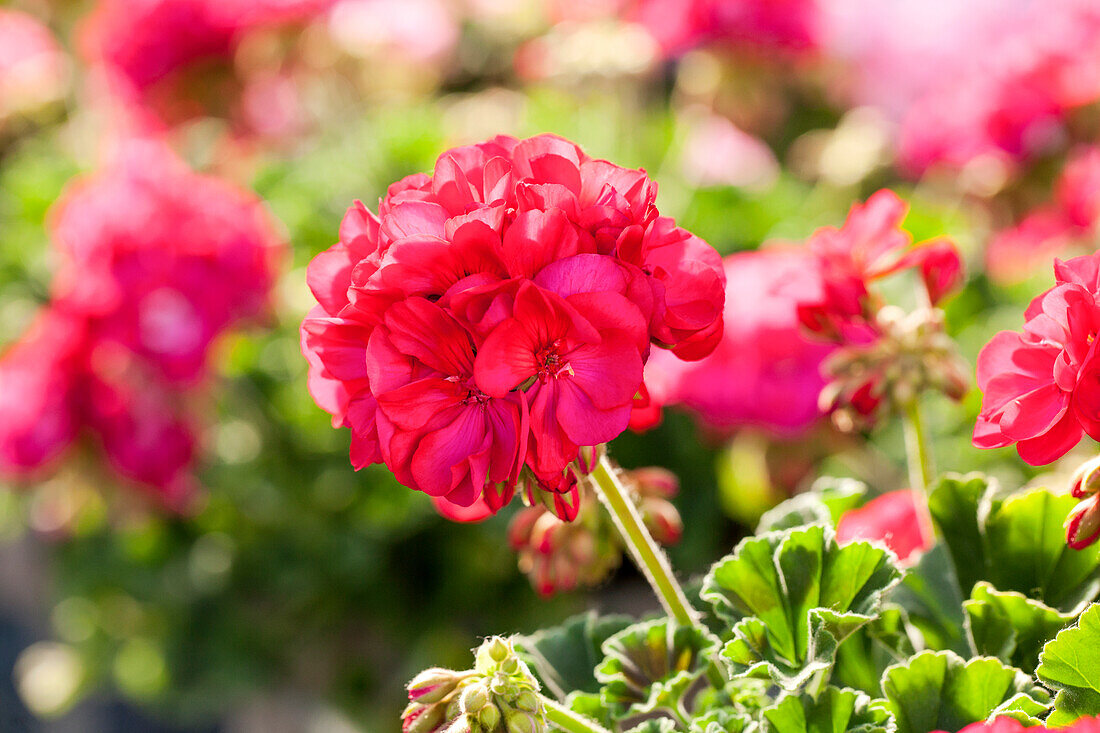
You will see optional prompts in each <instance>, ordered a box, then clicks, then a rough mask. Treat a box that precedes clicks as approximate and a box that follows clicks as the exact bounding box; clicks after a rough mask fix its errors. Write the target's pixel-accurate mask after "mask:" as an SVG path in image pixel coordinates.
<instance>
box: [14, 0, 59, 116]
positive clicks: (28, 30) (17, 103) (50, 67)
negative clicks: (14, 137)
mask: <svg viewBox="0 0 1100 733" xmlns="http://www.w3.org/2000/svg"><path fill="white" fill-rule="evenodd" d="M68 80H69V64H68V60H67V59H66V57H65V53H64V51H62V50H61V46H60V45H58V43H57V40H56V39H54V37H53V34H52V33H50V31H49V29H48V28H46V26H44V25H42V24H41V23H39V22H38V21H37V20H35V19H34V18H33V17H32V16H30V15H27V14H26V13H22V12H19V11H18V10H8V9H5V8H0V120H2V119H3V118H4V117H6V116H7V115H10V114H13V113H15V112H21V111H24V110H32V109H34V108H36V107H39V106H41V105H43V104H45V103H47V102H51V101H53V100H55V99H58V98H60V97H61V96H62V95H63V94H64V93H65V88H66V86H67V84H68Z"/></svg>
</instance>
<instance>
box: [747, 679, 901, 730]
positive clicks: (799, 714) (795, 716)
mask: <svg viewBox="0 0 1100 733" xmlns="http://www.w3.org/2000/svg"><path fill="white" fill-rule="evenodd" d="M764 721H765V723H764V730H765V731H766V732H767V733H888V732H890V733H892V731H893V730H894V728H895V724H894V716H893V715H892V714H891V713H890V711H889V709H887V707H886V705H885V703H883V702H882V701H874V702H873V701H872V700H871V698H870V697H868V696H867V695H866V694H864V693H862V692H859V691H857V690H849V689H842V688H839V687H827V688H826V689H825V690H824V692H822V693H821V695H819V696H818V698H817V699H816V700H814V699H813V698H812V697H810V696H809V695H787V696H785V697H784V698H782V699H781V700H780V701H779V702H778V703H776V705H775V706H773V707H771V708H768V709H767V710H765V711H764Z"/></svg>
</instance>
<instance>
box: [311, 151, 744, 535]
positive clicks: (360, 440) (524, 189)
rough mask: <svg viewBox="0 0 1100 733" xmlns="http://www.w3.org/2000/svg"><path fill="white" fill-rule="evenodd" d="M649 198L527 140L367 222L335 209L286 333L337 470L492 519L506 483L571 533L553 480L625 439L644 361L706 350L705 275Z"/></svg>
mask: <svg viewBox="0 0 1100 733" xmlns="http://www.w3.org/2000/svg"><path fill="white" fill-rule="evenodd" d="M655 196H656V185H655V184H654V183H653V182H651V181H650V180H649V179H648V178H647V177H646V174H645V173H644V172H643V171H639V170H628V169H625V168H620V167H618V166H616V165H613V164H611V163H608V162H607V161H603V160H594V159H592V158H590V157H588V156H587V155H585V154H584V152H582V151H581V150H580V148H578V147H577V146H576V145H574V144H573V143H570V142H568V141H566V140H563V139H561V138H557V137H553V136H549V135H544V136H540V137H535V138H531V139H528V140H522V141H520V140H516V139H514V138H510V137H497V138H494V139H492V140H490V141H488V142H485V143H481V144H478V145H472V146H468V147H461V148H455V149H453V150H449V151H447V152H445V153H444V154H443V155H441V156H440V157H439V159H438V161H437V162H436V167H435V173H434V175H433V176H427V175H413V176H409V177H408V178H405V179H404V180H402V181H400V182H398V183H396V184H394V185H393V186H391V187H390V189H389V191H388V193H387V194H386V196H385V197H384V198H383V199H382V200H381V201H380V203H379V207H378V215H377V216H375V215H374V214H372V213H371V212H369V211H368V210H367V209H366V207H364V206H363V205H362V204H360V203H356V204H355V205H353V206H352V207H351V208H350V209H349V211H348V213H347V215H346V217H345V218H344V221H343V224H342V225H341V228H340V242H339V243H338V244H336V245H335V246H333V247H332V248H331V249H329V250H328V251H326V252H324V253H322V254H320V255H318V256H317V258H316V259H314V261H313V262H312V263H311V264H310V267H309V275H308V279H309V284H310V287H311V288H312V290H313V292H314V294H315V295H316V297H317V299H318V301H319V302H320V305H319V306H317V307H316V308H314V310H313V311H312V312H311V313H310V315H309V317H308V318H307V319H306V320H305V322H304V323H303V324H302V346H303V351H304V353H305V355H306V358H307V359H308V360H309V362H310V366H311V369H310V389H311V392H312V394H313V396H314V398H315V399H316V401H317V403H318V404H319V405H320V406H322V407H323V408H324V409H326V410H327V411H329V412H331V413H332V415H333V424H334V426H347V427H350V428H351V432H352V442H351V460H352V463H353V465H354V466H355V467H356V468H361V467H363V466H365V465H367V464H370V463H378V462H384V463H385V464H386V465H387V466H389V467H390V469H391V470H392V471H393V472H394V474H395V475H396V476H397V478H398V480H400V481H401V482H402V483H404V484H405V485H407V486H410V487H412V488H415V489H419V490H421V491H424V492H425V493H427V494H429V495H431V496H434V497H441V498H442V499H444V500H446V501H447V502H450V503H452V504H456V505H458V506H461V507H468V506H472V505H474V504H475V503H477V502H478V501H479V499H482V498H483V497H484V500H485V502H486V503H487V505H488V507H489V509H490V510H491V511H496V510H498V509H500V507H501V506H503V505H504V504H505V503H507V502H508V501H509V499H510V498H511V497H512V495H513V492H514V488H515V486H516V483H517V479H518V477H519V475H520V473H521V472H522V473H523V474H524V475H525V477H526V479H527V480H526V481H525V487H527V488H528V489H530V490H532V491H533V490H535V489H536V487H537V488H541V489H544V490H546V491H549V492H551V495H552V496H553V497H555V499H556V501H555V511H556V512H557V513H558V514H560V515H563V516H571V515H572V513H573V512H575V508H576V507H575V498H576V491H575V481H576V478H575V475H574V473H573V471H572V470H571V468H570V467H571V465H573V464H574V463H575V462H576V461H577V460H578V457H580V456H583V455H591V452H582V448H584V447H586V446H595V445H598V444H601V443H605V442H607V441H609V440H611V439H612V438H614V437H616V436H617V435H619V433H621V432H622V431H623V430H624V429H625V428H626V427H627V423H628V422H629V420H630V414H631V409H632V407H633V405H634V403H635V398H636V396H638V395H639V393H644V386H643V382H642V366H643V364H644V363H645V360H646V359H647V357H648V355H649V349H650V344H651V343H653V344H657V345H658V346H662V347H667V348H670V349H672V350H673V352H674V353H676V354H677V355H679V356H680V357H682V358H689V359H695V358H701V357H703V356H705V355H706V354H708V353H709V352H710V351H711V350H713V348H714V346H715V344H716V343H717V341H718V339H719V338H720V337H721V334H722V301H723V292H724V291H723V286H724V275H723V272H722V265H721V260H720V258H719V257H718V254H717V253H716V252H715V251H714V250H713V249H711V248H710V247H709V246H708V245H707V244H706V243H705V242H703V241H702V240H701V239H699V238H698V237H695V236H693V235H691V234H689V233H688V232H686V231H684V230H682V229H679V228H677V227H676V226H675V224H674V223H673V222H672V221H671V220H670V219H667V218H664V217H661V216H659V214H658V212H657V209H656V207H655V206H654V198H655ZM583 462H584V461H582V463H583ZM570 499H572V500H573V501H570Z"/></svg>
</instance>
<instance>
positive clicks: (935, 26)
mask: <svg viewBox="0 0 1100 733" xmlns="http://www.w3.org/2000/svg"><path fill="white" fill-rule="evenodd" d="M822 7H823V8H824V10H825V12H826V20H825V26H826V28H827V30H826V32H825V36H826V39H827V40H826V41H825V45H826V47H827V49H828V53H829V55H831V56H834V57H838V58H840V59H842V60H846V61H847V62H848V64H849V67H850V73H847V74H844V75H842V76H839V77H838V79H839V80H840V81H842V82H843V83H844V84H845V85H846V86H849V87H851V89H850V90H849V91H850V92H851V95H850V96H852V97H854V99H855V101H856V102H857V103H860V104H864V105H871V106H874V107H877V108H878V109H880V110H882V111H884V112H885V113H886V115H887V117H888V118H889V119H890V120H891V121H893V122H894V123H895V124H896V125H897V127H898V141H897V145H898V160H899V164H900V165H901V167H902V168H903V169H904V170H906V171H908V172H909V173H911V174H914V175H918V174H921V173H923V172H924V171H926V170H927V169H928V168H930V167H932V166H936V165H944V166H949V167H952V168H959V167H963V166H965V165H967V164H968V163H970V162H971V161H973V160H975V159H976V158H979V157H985V156H987V157H990V158H993V159H997V160H1000V161H1002V162H1005V163H1012V162H1014V161H1016V160H1019V159H1022V158H1026V157H1028V156H1030V155H1033V154H1037V153H1042V152H1044V151H1046V150H1049V149H1050V148H1051V146H1055V145H1057V144H1058V143H1059V142H1060V140H1061V139H1062V136H1063V125H1064V120H1065V118H1066V116H1067V114H1069V113H1070V112H1071V111H1072V110H1073V109H1075V108H1077V107H1080V106H1081V105H1084V104H1088V103H1091V102H1093V101H1095V100H1096V99H1097V98H1098V97H1100V50H1098V49H1100V6H1098V5H1097V4H1096V3H1095V2H1093V0H1064V1H1062V2H1057V3H1043V2H1034V0H969V1H968V2H956V1H955V0H926V1H925V2H919V3H882V2H878V1H877V0H833V1H832V2H829V3H823V4H822Z"/></svg>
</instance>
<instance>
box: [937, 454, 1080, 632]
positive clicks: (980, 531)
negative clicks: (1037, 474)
mask: <svg viewBox="0 0 1100 733" xmlns="http://www.w3.org/2000/svg"><path fill="white" fill-rule="evenodd" d="M1076 503H1077V500H1076V499H1074V498H1073V497H1071V496H1069V495H1066V494H1054V493H1053V492H1051V491H1049V490H1047V489H1042V488H1039V489H1031V490H1029V491H1025V492H1022V493H1017V494H1013V495H1010V496H1007V497H1004V496H1001V495H1000V493H999V491H998V489H997V488H996V486H995V485H991V484H990V483H989V481H988V480H987V479H985V477H983V476H981V475H979V474H969V475H967V476H958V475H948V476H946V477H944V478H943V479H941V480H940V482H939V483H938V484H937V485H936V487H935V489H934V490H933V491H932V495H931V497H930V499H929V509H930V510H931V512H932V517H933V518H934V519H935V521H936V524H937V525H938V526H939V528H940V531H941V533H942V535H943V537H944V539H945V542H946V543H947V546H948V548H949V550H950V551H951V556H952V559H953V562H954V566H955V572H956V574H957V576H958V579H959V582H960V587H961V588H962V589H963V592H964V593H966V594H967V595H969V592H970V589H971V588H973V586H974V584H975V583H977V582H978V581H979V580H986V581H989V582H990V583H991V584H992V585H993V587H994V588H996V589H997V590H1000V591H1017V592H1019V593H1022V594H1023V595H1025V596H1027V597H1028V598H1032V599H1035V600H1038V601H1042V602H1043V603H1044V604H1046V605H1047V606H1050V607H1051V608H1054V609H1057V610H1058V611H1062V612H1065V613H1070V614H1076V613H1079V612H1080V611H1081V609H1082V608H1084V606H1085V605H1087V604H1088V603H1089V602H1090V601H1091V600H1093V599H1094V598H1096V595H1097V593H1100V564H1098V559H1100V547H1098V546H1096V545H1093V546H1091V547H1087V548H1085V549H1083V550H1073V549H1070V548H1069V547H1068V546H1067V545H1066V542H1065V532H1064V530H1063V528H1062V524H1063V522H1064V521H1065V518H1066V515H1067V514H1068V513H1069V511H1070V510H1071V509H1072V508H1073V507H1074V505H1076Z"/></svg>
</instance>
